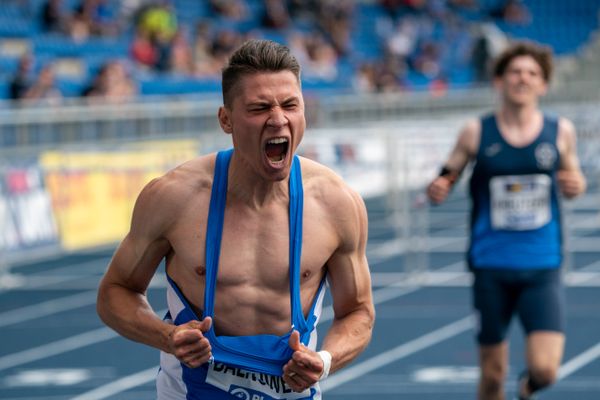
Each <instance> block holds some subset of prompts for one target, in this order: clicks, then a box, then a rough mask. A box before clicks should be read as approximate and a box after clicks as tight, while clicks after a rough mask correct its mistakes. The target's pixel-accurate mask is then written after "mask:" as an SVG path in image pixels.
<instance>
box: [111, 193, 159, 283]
mask: <svg viewBox="0 0 600 400" xmlns="http://www.w3.org/2000/svg"><path fill="white" fill-rule="evenodd" d="M160 186H161V184H160V183H157V182H156V181H153V182H151V183H149V184H148V185H147V186H146V187H145V188H144V189H143V190H142V192H141V193H140V195H139V197H138V199H137V200H136V204H135V206H134V210H133V214H132V219H131V226H130V230H129V232H128V234H127V235H126V236H125V238H124V239H123V241H122V242H121V243H120V244H119V247H118V248H117V250H116V251H115V253H114V255H113V257H112V260H111V262H110V264H109V267H108V270H107V273H106V275H105V279H104V282H103V283H106V284H116V285H119V286H123V287H125V288H128V289H130V290H132V291H137V292H140V293H141V292H144V291H145V289H146V287H147V286H148V284H149V283H150V280H151V279H152V276H153V275H154V273H155V272H156V269H157V267H158V265H159V263H160V261H161V260H162V258H163V257H164V256H165V255H166V254H167V253H168V252H169V249H170V247H169V242H168V241H167V240H166V239H165V236H164V235H165V231H166V229H167V226H168V221H167V219H166V218H165V216H168V214H169V207H168V204H165V203H164V200H163V199H161V195H160V191H161V188H160Z"/></svg>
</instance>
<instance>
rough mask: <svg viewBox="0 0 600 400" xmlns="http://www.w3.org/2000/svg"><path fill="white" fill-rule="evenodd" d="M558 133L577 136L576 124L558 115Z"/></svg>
mask: <svg viewBox="0 0 600 400" xmlns="http://www.w3.org/2000/svg"><path fill="white" fill-rule="evenodd" d="M558 133H559V134H561V135H568V136H575V124H573V122H572V121H571V120H570V119H568V118H565V117H558Z"/></svg>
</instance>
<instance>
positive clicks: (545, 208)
mask: <svg viewBox="0 0 600 400" xmlns="http://www.w3.org/2000/svg"><path fill="white" fill-rule="evenodd" d="M551 186H552V180H551V179H550V177H549V176H548V175H544V174H535V175H505V176H495V177H493V178H492V179H491V180H490V196H491V217H492V228H494V229H505V230H515V231H524V230H532V229H537V228H540V227H542V226H544V225H546V224H547V223H548V222H550V219H551V216H552V214H551V209H550V188H551Z"/></svg>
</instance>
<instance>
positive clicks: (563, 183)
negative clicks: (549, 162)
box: [556, 170, 585, 199]
mask: <svg viewBox="0 0 600 400" xmlns="http://www.w3.org/2000/svg"><path fill="white" fill-rule="evenodd" d="M556 178H557V180H558V186H559V187H560V191H561V192H562V194H563V195H564V196H565V197H567V198H569V199H570V198H573V197H575V196H578V195H580V194H581V193H583V192H584V191H585V180H584V179H583V178H582V176H581V174H580V173H579V172H578V171H570V170H560V171H558V172H557V174H556Z"/></svg>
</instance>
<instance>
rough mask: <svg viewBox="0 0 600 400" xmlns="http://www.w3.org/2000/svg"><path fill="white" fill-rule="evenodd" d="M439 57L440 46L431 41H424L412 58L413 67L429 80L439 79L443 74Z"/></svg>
mask: <svg viewBox="0 0 600 400" xmlns="http://www.w3.org/2000/svg"><path fill="white" fill-rule="evenodd" d="M439 56H440V49H439V47H438V44H437V43H436V42H433V41H431V40H427V41H424V42H423V43H422V44H421V45H420V46H419V49H418V51H417V53H416V55H415V56H414V57H413V58H412V67H413V68H414V70H415V71H417V72H419V73H420V74H422V75H424V76H426V77H427V78H429V79H433V78H437V77H438V75H439V74H440V72H441V65H440V58H439Z"/></svg>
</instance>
